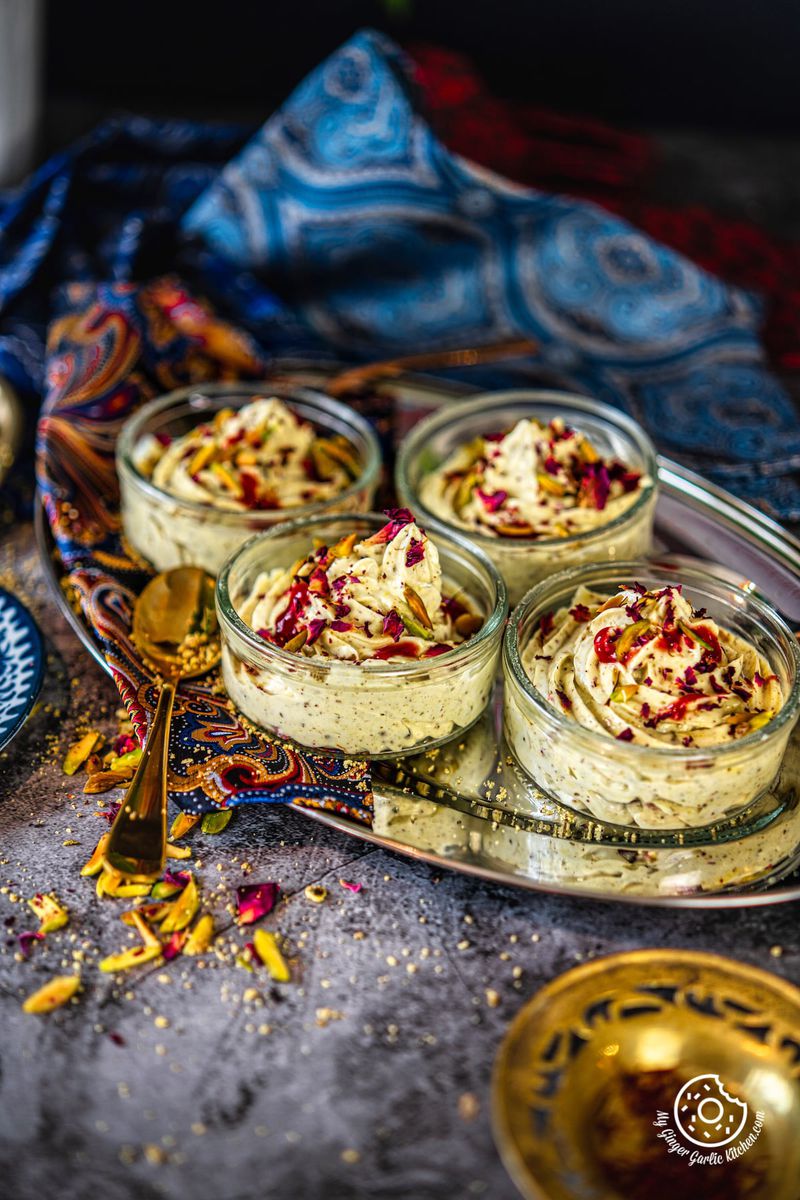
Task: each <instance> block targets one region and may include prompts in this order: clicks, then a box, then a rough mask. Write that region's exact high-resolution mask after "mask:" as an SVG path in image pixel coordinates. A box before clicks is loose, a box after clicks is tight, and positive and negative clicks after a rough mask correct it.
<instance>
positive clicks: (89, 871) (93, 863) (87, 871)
mask: <svg viewBox="0 0 800 1200" xmlns="http://www.w3.org/2000/svg"><path fill="white" fill-rule="evenodd" d="M110 836H111V834H110V833H104V834H103V836H102V837H101V838H100V841H99V842H98V843H97V845H96V846H95V848H94V850H93V851H92V853H91V855H90V856H89V859H88V860H87V862H85V863H84V864H83V866H82V867H81V875H99V874H100V872H101V871H102V869H103V855H104V854H105V852H106V846H107V845H108V839H109V837H110Z"/></svg>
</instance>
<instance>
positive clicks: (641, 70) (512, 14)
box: [45, 0, 800, 145]
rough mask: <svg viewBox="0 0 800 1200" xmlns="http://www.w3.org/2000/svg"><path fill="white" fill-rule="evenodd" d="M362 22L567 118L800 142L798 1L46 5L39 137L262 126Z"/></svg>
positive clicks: (95, 1)
mask: <svg viewBox="0 0 800 1200" xmlns="http://www.w3.org/2000/svg"><path fill="white" fill-rule="evenodd" d="M364 25H371V26H373V27H376V28H379V29H383V30H385V31H386V32H387V33H389V34H391V35H392V36H393V37H395V38H397V39H398V40H400V41H401V42H402V43H403V44H405V45H412V46H413V45H414V44H415V43H420V42H431V43H438V44H439V45H443V46H446V47H450V48H452V49H456V50H459V51H461V52H463V53H466V54H467V55H469V56H470V57H471V58H472V59H473V60H474V62H475V63H476V65H477V66H478V68H479V69H480V71H481V73H482V74H483V75H484V76H485V78H486V79H487V81H488V82H489V84H490V85H491V87H492V89H493V90H494V91H495V92H496V93H497V94H498V95H501V96H507V97H511V98H515V99H526V100H530V101H534V102H536V103H541V104H544V105H547V106H548V107H552V108H556V109H560V110H562V111H566V112H574V113H588V114H591V115H596V116H601V117H606V118H610V119H612V120H614V121H616V122H619V123H622V124H628V125H630V126H640V127H650V128H655V127H659V126H661V127H672V128H678V127H692V128H694V129H699V128H707V129H719V130H733V131H737V132H739V133H743V132H758V131H761V132H764V131H767V132H770V133H780V134H792V133H796V132H798V131H800V86H798V62H800V4H798V3H797V0H763V2H761V3H759V2H758V0H727V2H726V0H662V2H661V3H659V2H658V0H607V2H605V3H603V2H602V0H551V2H548V3H544V2H542V0H472V2H471V3H470V0H327V2H322V0H311V2H302V0H293V2H292V0H288V2H283V3H274V2H273V3H270V2H269V0H266V2H264V0H262V2H260V3H259V2H258V0H250V2H249V3H248V2H246V0H222V2H217V3H213V4H206V5H202V4H187V3H170V2H169V0H160V2H158V3H156V2H154V0H137V2H136V3H131V2H130V0H119V2H117V3H108V0H80V2H79V3H78V4H75V3H71V2H69V0H68V2H66V3H65V2H64V0H48V2H47V6H46V35H45V36H46V74H45V78H46V89H47V97H46V100H47V103H46V137H47V140H48V142H49V143H50V145H53V144H59V143H61V142H63V141H65V140H67V139H68V138H69V137H71V136H74V135H75V134H77V133H80V132H82V131H83V130H84V129H85V128H88V127H89V126H90V125H91V124H92V123H93V122H94V120H95V119H96V117H97V115H98V113H100V114H102V113H103V112H115V111H120V110H126V109H127V110H136V111H142V112H149V113H153V114H159V115H160V114H163V115H177V116H201V117H214V116H219V117H220V118H243V119H253V120H259V119H261V118H263V117H264V116H266V115H267V114H268V112H269V111H270V109H272V108H273V107H275V105H276V104H278V103H279V102H280V101H281V100H282V99H283V98H284V97H285V96H286V95H287V93H288V92H289V91H290V90H291V88H292V87H293V86H294V85H295V84H296V83H297V82H298V81H299V80H300V79H301V78H302V77H303V76H304V75H305V74H306V73H307V72H308V71H309V70H310V69H311V68H312V67H313V66H314V65H316V63H318V62H319V61H320V60H321V59H322V58H324V57H325V56H326V55H327V54H329V53H330V52H331V51H332V50H333V49H335V47H336V46H338V45H340V44H341V43H342V42H343V41H344V40H345V39H346V38H347V37H348V36H349V35H350V34H351V33H352V32H353V31H354V30H356V29H358V28H360V27H362V26H364Z"/></svg>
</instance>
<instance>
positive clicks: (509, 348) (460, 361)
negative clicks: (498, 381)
mask: <svg viewBox="0 0 800 1200" xmlns="http://www.w3.org/2000/svg"><path fill="white" fill-rule="evenodd" d="M536 349H537V346H536V342H533V341H531V340H530V339H529V338H515V339H512V338H509V339H507V340H506V341H502V342H490V343H488V344H487V345H485V346H461V347H459V348H458V349H455V350H432V351H430V353H427V354H405V355H403V357H402V358H387V359H382V360H381V361H380V362H372V363H366V364H364V365H363V366H360V367H351V368H349V369H348V370H346V371H342V372H340V373H339V374H338V375H334V376H332V377H331V378H330V379H329V380H327V382H326V383H325V384H324V385H323V386H324V388H325V391H326V392H327V393H328V395H329V396H333V397H338V396H343V395H344V394H345V393H346V392H349V391H354V390H355V391H358V389H359V388H363V387H366V386H367V385H368V384H370V383H377V382H378V381H379V380H381V379H396V378H397V376H398V375H404V374H405V373H406V372H407V371H433V370H437V369H438V370H441V369H443V368H445V367H475V366H479V365H481V364H482V363H491V362H498V361H500V360H502V359H504V358H524V357H526V356H528V355H530V354H533V353H534V351H535V350H536Z"/></svg>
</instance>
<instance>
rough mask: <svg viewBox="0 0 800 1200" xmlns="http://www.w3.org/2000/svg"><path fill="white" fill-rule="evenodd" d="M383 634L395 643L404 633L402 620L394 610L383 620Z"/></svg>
mask: <svg viewBox="0 0 800 1200" xmlns="http://www.w3.org/2000/svg"><path fill="white" fill-rule="evenodd" d="M383 632H384V633H385V634H387V636H388V637H390V638H392V640H393V641H395V642H397V641H399V640H400V638H401V637H402V636H403V634H404V633H405V625H404V624H403V619H402V617H401V616H400V614H399V613H398V612H396V611H395V610H394V609H392V611H391V612H389V613H387V614H386V616H385V617H384V618H383Z"/></svg>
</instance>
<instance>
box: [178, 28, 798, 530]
mask: <svg viewBox="0 0 800 1200" xmlns="http://www.w3.org/2000/svg"><path fill="white" fill-rule="evenodd" d="M408 68H409V64H408V63H407V61H406V60H405V58H404V56H403V54H402V52H401V51H400V50H398V48H397V47H396V46H394V45H393V44H392V43H391V42H389V41H388V40H387V39H386V38H384V37H382V36H381V35H379V34H376V33H372V32H369V31H367V32H362V33H359V34H357V35H356V36H355V37H354V38H353V39H352V40H351V41H350V42H349V43H348V44H347V45H345V46H344V47H343V48H342V49H340V50H338V51H337V52H336V53H335V54H333V55H332V56H331V58H329V59H328V60H327V62H325V63H323V64H322V65H321V66H320V67H318V68H317V70H316V71H314V72H313V73H312V74H311V75H310V76H309V77H308V78H307V79H306V80H305V82H304V83H302V84H301V85H300V87H298V88H297V90H296V91H295V92H294V94H293V95H292V96H291V97H290V99H289V100H288V101H287V102H286V104H285V105H284V106H283V108H282V109H281V110H280V111H279V112H278V113H276V114H275V115H274V116H273V117H271V118H270V119H269V120H268V121H267V122H266V123H265V124H264V125H263V126H262V128H261V129H260V130H259V132H258V133H257V134H256V136H255V137H254V138H252V139H251V140H250V141H249V142H248V144H247V145H246V146H245V148H244V149H243V150H242V151H241V153H240V154H238V155H237V156H236V157H235V158H234V159H233V160H232V161H231V162H230V163H229V164H228V165H227V166H226V167H225V169H224V170H223V171H222V172H221V173H220V175H219V176H218V178H217V179H216V180H215V181H214V183H212V184H211V186H210V187H209V188H207V189H206V190H205V191H204V192H203V194H202V195H201V196H200V197H199V198H198V199H197V200H196V201H195V203H194V204H193V205H192V207H191V208H190V209H189V211H188V213H187V214H186V216H185V218H184V220H183V229H184V230H185V231H186V232H187V233H192V234H196V235H199V237H200V238H202V240H203V242H204V244H205V245H207V246H208V247H211V248H212V249H213V250H214V252H215V253H216V254H217V255H218V256H220V257H221V258H224V259H226V260H227V261H229V262H230V263H231V264H233V265H235V266H236V267H238V268H247V269H248V270H251V271H255V272H257V273H258V274H259V276H261V277H262V278H266V279H268V280H269V281H270V282H271V284H272V285H273V286H275V287H276V288H278V290H279V291H280V292H281V294H282V295H283V296H285V297H286V298H287V299H288V301H289V302H290V304H291V306H292V307H293V309H294V311H295V312H296V313H297V314H298V315H299V316H300V318H301V319H302V321H303V322H304V323H305V324H306V325H307V326H308V327H309V329H311V330H313V331H314V332H315V333H316V334H317V335H318V336H319V338H320V339H321V340H323V341H325V342H326V343H328V344H332V345H334V346H336V347H337V348H338V349H339V350H340V351H342V352H344V353H345V354H348V355H357V356H362V357H375V356H378V355H382V354H387V353H403V352H409V351H417V350H423V349H429V348H434V347H438V346H450V345H455V344H459V345H463V344H470V343H479V342H487V341H492V340H494V339H499V338H504V337H508V336H511V335H517V336H519V335H522V336H531V337H533V338H535V339H536V340H537V341H538V343H539V345H540V346H541V356H540V361H539V363H538V364H537V366H536V370H537V374H538V375H541V372H542V371H544V372H545V373H547V377H549V378H551V379H555V380H557V381H559V382H561V383H562V384H565V385H566V386H571V387H573V388H575V389H577V390H579V391H583V392H589V393H591V394H593V395H595V396H597V397H598V398H600V399H603V400H607V401H609V402H611V403H613V404H616V405H618V406H620V407H622V408H624V409H625V410H626V411H627V412H629V413H630V414H631V415H632V416H634V417H635V418H636V419H637V420H639V421H640V422H641V423H642V424H643V425H645V426H646V427H647V428H648V429H649V430H650V432H651V434H652V435H653V436H654V438H655V440H656V442H657V443H658V445H659V448H660V449H661V450H663V451H664V452H665V453H668V454H673V455H676V456H678V457H681V458H682V459H683V460H684V461H688V462H689V463H690V464H691V465H693V466H695V467H697V468H698V469H700V470H703V471H705V472H706V473H707V474H710V475H712V476H713V477H714V478H716V479H717V480H719V481H720V482H722V483H724V484H726V485H727V486H729V487H731V488H733V489H734V490H735V491H737V492H739V493H742V494H745V495H746V496H747V497H748V498H750V499H752V500H754V501H755V502H757V503H761V504H762V505H763V506H764V507H765V508H766V509H767V510H768V511H772V512H773V513H774V514H775V515H778V516H783V517H786V518H790V519H800V487H799V486H798V480H797V476H796V474H795V472H796V471H797V468H798V466H800V424H798V419H797V414H796V413H795V410H794V407H793V405H792V403H791V401H790V400H789V398H788V396H787V395H786V393H785V392H784V390H783V389H782V388H781V387H780V385H779V384H778V383H777V381H776V380H775V379H774V378H773V377H772V376H771V375H770V374H769V372H768V370H767V369H766V367H765V363H764V353H763V349H762V347H761V345H760V343H759V339H758V327H759V320H760V311H759V305H758V303H757V301H756V299H755V298H754V297H752V296H750V295H747V294H745V293H744V292H742V291H739V290H737V289H735V288H731V287H728V286H726V285H725V284H723V283H722V282H721V281H720V280H718V279H716V278H714V277H713V276H711V275H708V274H707V273H706V272H704V271H703V270H701V269H700V268H699V267H696V266H694V265H693V264H692V263H690V262H689V261H687V260H686V259H685V258H682V257H681V256H680V255H679V254H676V253H675V252H674V251H672V250H669V249H667V248H666V247H664V246H661V245H659V244H658V243H656V242H654V241H652V240H651V239H650V238H648V237H646V236H645V235H644V234H642V233H640V232H638V231H637V230H636V229H634V228H632V227H631V226H630V225H628V224H626V223H625V222H624V221H622V220H620V219H618V218H617V217H615V216H613V215H611V214H609V213H607V212H605V211H604V210H602V209H600V208H598V207H596V206H595V205H592V204H588V203H584V202H580V201H576V200H571V199H567V198H565V197H562V196H553V195H546V194H543V193H541V192H536V191H533V190H532V189H530V188H522V187H517V186H514V185H512V184H510V183H508V181H506V180H503V179H501V178H499V177H497V176H494V175H492V174H490V173H488V172H486V171H484V170H482V169H480V168H478V167H476V166H475V165H474V164H472V163H469V162H467V161H465V160H464V159H463V158H460V157H458V156H456V155H454V154H451V153H449V152H448V151H447V150H446V149H445V148H444V147H443V146H442V145H441V143H439V142H438V141H437V140H436V138H435V137H434V135H433V133H432V132H431V130H430V128H429V127H428V125H427V124H426V122H425V120H424V117H423V116H422V115H421V114H420V112H419V111H418V109H417V107H416V105H415V96H414V90H413V87H412V85H411V83H410V72H409V69H408ZM523 381H524V380H523ZM505 382H508V379H507V378H506V379H505Z"/></svg>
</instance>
